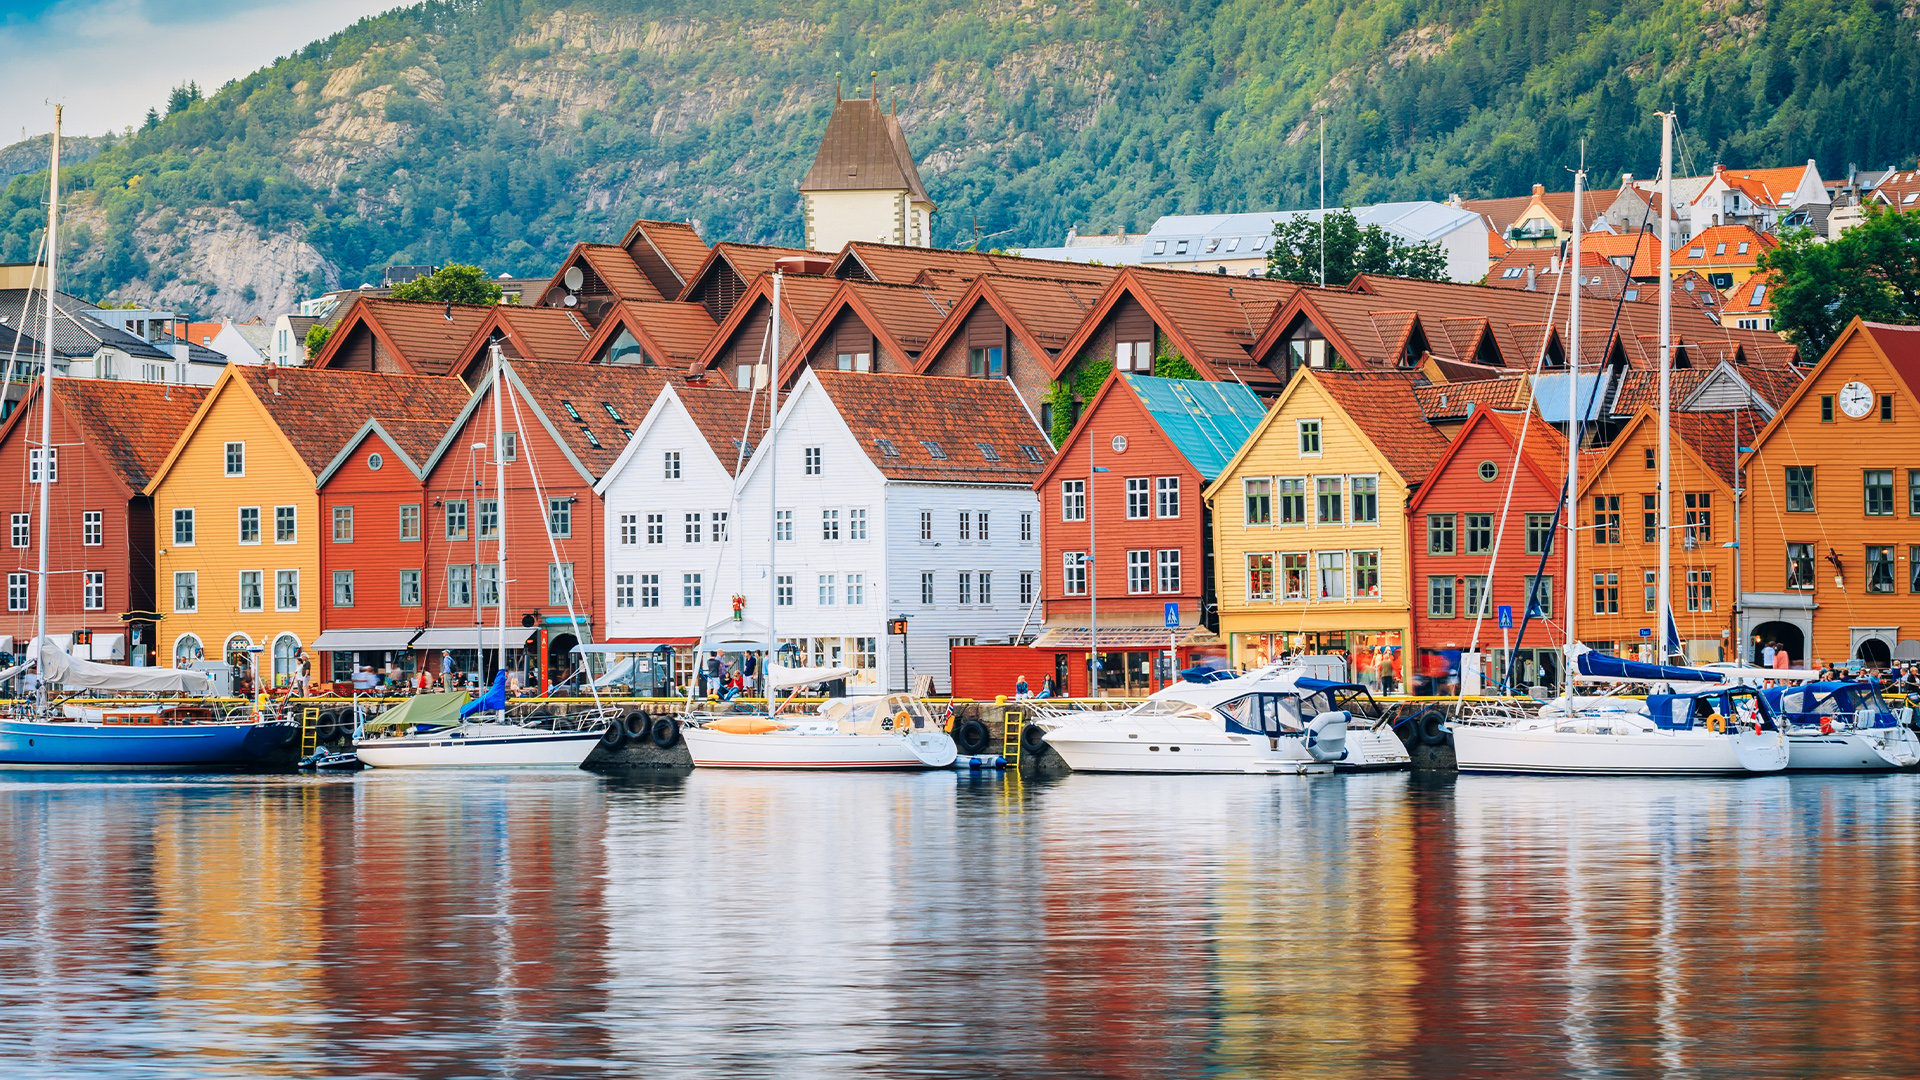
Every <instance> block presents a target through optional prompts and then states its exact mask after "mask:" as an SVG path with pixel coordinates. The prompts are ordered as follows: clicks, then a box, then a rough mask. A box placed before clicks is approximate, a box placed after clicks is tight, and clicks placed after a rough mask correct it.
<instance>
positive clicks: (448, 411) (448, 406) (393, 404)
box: [228, 367, 468, 476]
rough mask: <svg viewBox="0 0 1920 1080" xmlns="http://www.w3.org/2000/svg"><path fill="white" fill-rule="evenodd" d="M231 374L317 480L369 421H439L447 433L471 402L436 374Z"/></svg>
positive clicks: (266, 370)
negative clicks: (448, 427)
mask: <svg viewBox="0 0 1920 1080" xmlns="http://www.w3.org/2000/svg"><path fill="white" fill-rule="evenodd" d="M228 370H230V371H232V372H233V374H234V377H235V378H238V379H241V380H244V381H245V382H246V384H247V387H248V388H249V389H250V390H252V391H253V395H254V396H255V397H256V398H258V399H259V400H260V404H261V406H262V407H264V408H265V409H266V411H267V414H268V415H269V416H271V417H272V418H273V422H274V424H275V425H276V426H277V427H279V429H280V432H281V434H282V435H284V436H286V439H287V441H288V442H290V443H292V444H293V448H294V451H295V452H296V453H298V454H299V455H300V458H301V460H302V461H304V462H306V464H307V467H308V468H309V469H311V470H313V473H314V475H316V476H317V475H319V474H320V473H321V472H322V471H323V470H325V469H326V467H327V466H328V465H329V464H330V463H332V461H333V459H334V457H335V456H336V455H338V454H339V453H340V451H341V449H342V448H344V447H345V446H346V444H347V441H348V440H349V439H351V438H352V437H353V436H354V434H355V433H356V432H358V431H359V430H360V426H361V425H362V424H365V423H366V422H367V421H368V420H372V419H379V420H382V421H386V420H399V421H405V420H420V421H429V422H439V423H441V424H442V425H443V426H442V428H441V432H442V434H444V433H445V430H446V428H445V426H444V425H445V424H449V423H451V422H452V421H453V418H454V417H455V416H456V415H457V414H458V413H459V412H460V410H461V409H462V408H463V407H465V405H466V403H467V398H468V394H467V388H466V386H465V385H463V384H462V383H461V382H460V380H458V379H448V378H440V377H435V376H424V375H387V374H381V373H376V372H367V371H324V370H315V369H312V368H284V367H234V368H229V369H228Z"/></svg>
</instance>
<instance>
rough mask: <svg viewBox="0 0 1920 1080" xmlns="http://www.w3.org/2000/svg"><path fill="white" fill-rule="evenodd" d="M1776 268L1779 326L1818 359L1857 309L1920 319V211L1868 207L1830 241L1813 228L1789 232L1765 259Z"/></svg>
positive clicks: (1884, 318)
mask: <svg viewBox="0 0 1920 1080" xmlns="http://www.w3.org/2000/svg"><path fill="white" fill-rule="evenodd" d="M1760 268H1761V269H1762V270H1770V271H1772V272H1773V284H1772V288H1771V289H1770V292H1771V294H1772V300H1773V325H1774V329H1776V330H1778V331H1779V332H1781V333H1782V334H1784V335H1786V337H1787V340H1789V341H1791V342H1793V343H1794V344H1795V345H1797V346H1799V347H1800V356H1801V358H1802V359H1804V360H1806V361H1808V362H1812V361H1814V360H1817V359H1819V358H1820V357H1821V356H1822V355H1824V354H1825V353H1826V351H1827V348H1828V347H1829V346H1831V345H1832V344H1833V341H1834V339H1835V338H1837V337H1839V336H1840V331H1841V330H1843V329H1845V328H1846V325H1847V323H1849V322H1851V321H1853V318H1854V317H1855V316H1856V315H1857V316H1859V317H1860V318H1862V319H1872V320H1875V321H1879V322H1902V323H1920V214H1903V213H1899V212H1896V211H1892V210H1878V211H1870V212H1869V213H1868V214H1867V219H1866V221H1865V222H1863V223H1861V224H1859V225H1856V226H1854V227H1853V228H1851V229H1848V230H1847V231H1846V232H1843V233H1841V234H1840V235H1839V236H1838V237H1836V238H1835V239H1833V240H1831V241H1825V242H1823V241H1821V240H1820V238H1819V237H1818V236H1815V235H1814V234H1813V233H1812V231H1811V230H1800V231H1797V232H1793V233H1790V234H1788V235H1787V236H1786V237H1785V238H1783V239H1782V240H1781V241H1780V246H1779V247H1777V248H1774V249H1773V250H1772V251H1769V252H1767V253H1766V254H1764V255H1762V256H1761V257H1760Z"/></svg>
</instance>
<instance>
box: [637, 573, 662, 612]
mask: <svg viewBox="0 0 1920 1080" xmlns="http://www.w3.org/2000/svg"><path fill="white" fill-rule="evenodd" d="M640 606H641V607H643V608H657V607H659V606H660V575H659V574H641V575H640Z"/></svg>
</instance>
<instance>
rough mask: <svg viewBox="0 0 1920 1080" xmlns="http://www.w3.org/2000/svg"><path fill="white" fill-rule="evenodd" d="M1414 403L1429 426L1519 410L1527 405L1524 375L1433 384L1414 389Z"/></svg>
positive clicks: (1418, 386)
mask: <svg viewBox="0 0 1920 1080" xmlns="http://www.w3.org/2000/svg"><path fill="white" fill-rule="evenodd" d="M1413 396H1414V400H1416V401H1418V402H1419V403H1420V413H1421V415H1422V416H1424V417H1426V419H1427V422H1428V423H1433V422H1435V421H1439V420H1459V419H1462V418H1465V417H1469V416H1472V415H1473V414H1475V413H1480V412H1486V411H1487V410H1489V409H1516V408H1520V407H1523V406H1524V405H1525V404H1526V401H1527V378H1526V376H1525V375H1514V376H1503V377H1499V378H1492V379H1466V380H1461V381H1459V382H1433V383H1426V384H1423V385H1417V386H1415V387H1414V388H1413Z"/></svg>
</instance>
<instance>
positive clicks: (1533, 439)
mask: <svg viewBox="0 0 1920 1080" xmlns="http://www.w3.org/2000/svg"><path fill="white" fill-rule="evenodd" d="M1487 418H1488V420H1489V421H1490V422H1492V423H1495V424H1499V425H1500V427H1501V429H1502V430H1504V431H1505V432H1506V433H1507V438H1508V439H1509V440H1510V441H1512V443H1513V444H1514V445H1515V446H1520V445H1521V443H1520V432H1521V429H1522V428H1524V429H1526V444H1525V446H1524V448H1523V449H1522V451H1521V452H1522V453H1524V454H1526V455H1527V460H1529V461H1531V462H1532V463H1533V466H1534V468H1536V469H1539V470H1540V472H1541V473H1542V474H1544V475H1545V476H1546V477H1548V478H1549V479H1551V480H1554V481H1555V482H1556V483H1558V484H1559V485H1560V486H1561V487H1562V488H1564V487H1565V486H1566V478H1567V437H1566V436H1565V435H1562V434H1561V433H1560V429H1559V428H1557V427H1554V426H1553V425H1552V424H1549V423H1547V422H1546V421H1545V420H1542V419H1540V414H1539V413H1537V412H1534V411H1533V410H1531V409H1529V410H1526V411H1524V412H1522V411H1518V410H1512V409H1493V410H1488V412H1487Z"/></svg>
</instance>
